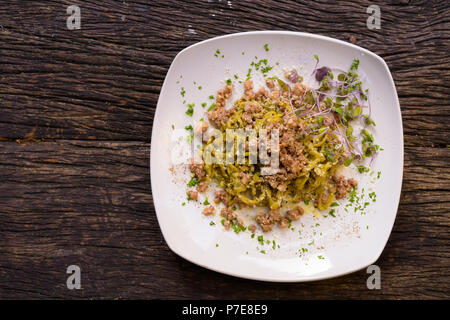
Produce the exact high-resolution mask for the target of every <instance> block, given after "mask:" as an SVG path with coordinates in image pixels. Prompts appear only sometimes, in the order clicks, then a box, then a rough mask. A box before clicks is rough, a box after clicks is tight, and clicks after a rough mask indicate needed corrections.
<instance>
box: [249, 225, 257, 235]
mask: <svg viewBox="0 0 450 320" xmlns="http://www.w3.org/2000/svg"><path fill="white" fill-rule="evenodd" d="M250 232H251V233H255V232H256V226H255V225H254V224H252V225H250Z"/></svg>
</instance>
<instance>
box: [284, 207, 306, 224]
mask: <svg viewBox="0 0 450 320" xmlns="http://www.w3.org/2000/svg"><path fill="white" fill-rule="evenodd" d="M303 212H304V210H303V208H302V207H300V206H299V207H297V208H296V209H292V210H289V211H287V212H286V218H288V219H289V220H291V221H297V220H298V219H300V216H301V215H302V214H303Z"/></svg>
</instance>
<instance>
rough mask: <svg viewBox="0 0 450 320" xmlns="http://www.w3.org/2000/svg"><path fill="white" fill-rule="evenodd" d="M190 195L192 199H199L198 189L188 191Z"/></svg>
mask: <svg viewBox="0 0 450 320" xmlns="http://www.w3.org/2000/svg"><path fill="white" fill-rule="evenodd" d="M188 196H189V198H191V199H192V200H195V201H197V200H198V192H197V191H188Z"/></svg>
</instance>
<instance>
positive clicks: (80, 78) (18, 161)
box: [0, 0, 450, 299]
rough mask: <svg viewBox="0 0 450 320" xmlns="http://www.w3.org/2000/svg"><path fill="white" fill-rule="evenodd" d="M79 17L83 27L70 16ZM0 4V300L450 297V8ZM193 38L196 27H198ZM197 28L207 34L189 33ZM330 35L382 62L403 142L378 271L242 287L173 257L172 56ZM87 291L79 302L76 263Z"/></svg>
mask: <svg viewBox="0 0 450 320" xmlns="http://www.w3.org/2000/svg"><path fill="white" fill-rule="evenodd" d="M71 4H78V5H80V8H81V16H82V26H81V30H74V31H70V30H67V28H66V18H67V14H66V8H67V6H68V5H71ZM371 4H373V3H372V2H371V1H361V2H359V3H356V2H353V1H336V2H334V1H333V2H329V1H308V2H306V1H305V2H294V1H189V2H186V1H143V0H141V1H113V0H106V1H94V0H88V1H56V0H53V1H32V2H29V1H22V0H15V1H12V0H7V1H6V0H5V1H2V2H1V3H0V298H104V299H112V298H166V299H174V298H183V299H187V298H194V299H197V298H218V299H241V298H242V299H245V298H251V299H258V298H261V299H269V298H270V299H271V298H274V299H315V298H330V299H334V298H340V299H346V298H348V299H358V298H369V299H370V298H375V299H379V298H392V299H405V298H425V299H429V298H439V299H448V298H449V292H450V278H449V271H450V270H449V266H450V249H449V240H450V239H449V238H450V237H449V227H450V218H449V212H450V187H449V182H450V169H449V160H450V149H449V145H450V104H449V92H450V86H449V83H450V76H449V74H450V72H449V71H450V55H449V50H450V46H449V45H450V5H449V4H448V2H446V1H377V4H378V5H379V6H380V8H381V16H382V25H381V30H376V31H374V30H368V29H367V27H366V19H367V14H366V8H367V7H368V6H369V5H371ZM189 29H191V31H189ZM192 30H194V31H195V32H192ZM250 30H293V31H304V32H311V33H316V34H322V35H327V36H331V37H335V38H338V39H342V40H345V41H348V39H349V37H350V36H354V37H355V38H356V44H358V45H360V46H362V47H364V48H367V49H369V50H371V51H373V52H375V53H377V54H379V55H380V56H382V57H383V58H384V59H385V60H386V62H387V63H388V65H389V68H390V70H391V71H392V74H393V77H394V80H395V83H396V86H397V91H398V95H399V98H400V104H401V108H402V116H403V125H404V134H405V170H404V182H403V192H402V197H401V203H400V207H399V211H398V215H397V220H396V223H395V225H394V229H393V232H392V235H391V237H390V240H389V242H388V244H387V247H386V248H385V250H384V252H383V254H382V256H381V257H380V259H379V261H377V264H378V265H379V266H380V267H381V270H382V289H381V290H376V291H372V290H368V289H367V288H366V279H367V274H366V273H365V271H364V270H362V271H359V272H356V273H353V274H350V275H347V276H344V277H340V278H337V279H331V280H325V281H319V282H314V283H300V284H273V283H263V282H255V281H248V280H242V279H237V278H233V277H228V276H224V275H221V274H218V273H215V272H212V271H208V270H205V269H202V268H200V267H197V266H195V265H193V264H191V263H189V262H187V261H185V260H183V259H181V258H179V257H177V256H176V255H174V254H173V253H172V252H171V251H170V250H169V249H168V247H167V245H166V243H165V242H164V239H163V237H162V235H161V232H160V229H159V226H158V223H157V220H156V216H155V212H154V207H153V203H152V196H151V186H150V182H149V174H150V172H149V165H148V164H149V152H150V135H151V130H152V122H153V115H154V112H155V107H156V102H157V99H158V94H159V91H160V88H161V85H162V82H163V80H164V77H165V74H166V72H167V70H168V67H169V65H170V63H171V61H172V59H173V58H174V56H175V55H176V54H177V53H178V52H179V51H180V50H181V49H183V48H185V47H186V46H189V45H191V44H193V43H195V42H198V41H201V40H204V39H207V38H210V37H213V36H218V35H223V34H227V33H233V32H241V31H250ZM71 264H78V265H80V266H81V268H82V289H81V290H72V291H71V290H68V289H67V288H66V278H67V274H66V273H65V271H66V268H67V266H68V265H71Z"/></svg>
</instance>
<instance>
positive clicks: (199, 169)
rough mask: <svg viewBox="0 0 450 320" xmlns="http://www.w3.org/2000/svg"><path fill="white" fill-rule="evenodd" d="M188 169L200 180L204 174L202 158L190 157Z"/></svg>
mask: <svg viewBox="0 0 450 320" xmlns="http://www.w3.org/2000/svg"><path fill="white" fill-rule="evenodd" d="M189 169H191V171H192V172H193V173H194V174H195V175H196V176H197V178H198V179H199V180H202V179H203V178H204V177H205V176H206V172H205V169H204V163H203V161H202V160H195V159H194V158H192V159H191V161H190V163H189Z"/></svg>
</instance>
